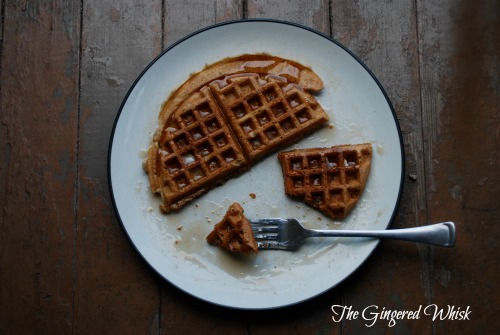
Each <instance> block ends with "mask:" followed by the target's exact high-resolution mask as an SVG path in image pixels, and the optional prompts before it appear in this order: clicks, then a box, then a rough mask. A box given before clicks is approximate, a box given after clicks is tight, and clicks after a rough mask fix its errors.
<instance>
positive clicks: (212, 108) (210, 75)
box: [144, 54, 328, 213]
mask: <svg viewBox="0 0 500 335" xmlns="http://www.w3.org/2000/svg"><path fill="white" fill-rule="evenodd" d="M322 87H323V82H322V81H321V79H320V78H319V77H318V76H317V75H316V74H315V73H314V72H313V71H312V70H311V69H309V68H307V67H305V66H303V65H301V64H299V63H296V62H293V61H290V60H285V59H282V58H278V57H273V56H270V55H265V54H258V55H243V56H239V57H234V58H228V59H225V60H222V61H220V62H217V63H215V64H212V65H208V66H206V67H205V69H204V70H203V71H201V72H199V73H196V74H193V75H192V76H191V77H190V78H189V79H188V80H187V81H186V82H185V83H183V84H182V85H181V86H180V87H179V88H178V89H177V90H176V91H174V93H173V94H172V95H171V96H170V97H169V99H168V100H167V101H166V102H165V103H164V104H163V106H162V110H161V112H160V115H159V128H158V131H157V132H156V134H155V136H154V139H153V144H152V145H151V146H150V148H149V149H148V155H147V161H146V162H145V163H144V168H145V170H146V172H147V173H148V176H149V182H150V185H151V190H152V192H153V193H159V194H160V195H161V197H162V206H161V208H162V211H164V212H167V213H168V212H171V211H176V210H178V209H179V208H181V207H182V206H183V205H185V204H186V203H187V202H189V201H191V200H192V199H193V198H195V197H197V196H199V195H200V194H203V193H204V192H207V191H208V190H210V189H211V188H213V187H215V186H217V185H220V184H222V183H224V182H225V181H227V180H228V179H229V178H231V177H232V176H234V175H236V174H239V173H241V172H243V171H244V170H246V169H248V168H249V167H250V166H251V165H252V164H253V163H255V162H256V161H257V160H258V159H260V158H262V157H263V156H265V155H266V154H269V153H270V152H272V151H275V150H277V149H278V148H279V147H282V146H284V145H287V144H290V143H292V142H293V141H296V140H297V139H298V138H300V137H301V136H303V135H304V134H306V133H309V132H311V131H312V130H314V129H316V128H317V127H319V126H320V125H321V124H323V123H324V122H326V121H328V116H327V114H326V113H325V112H324V110H323V109H322V108H321V106H320V105H319V104H318V103H317V101H316V99H315V98H314V97H313V96H311V95H310V94H309V93H307V90H310V91H317V90H320V89H321V88H322Z"/></svg>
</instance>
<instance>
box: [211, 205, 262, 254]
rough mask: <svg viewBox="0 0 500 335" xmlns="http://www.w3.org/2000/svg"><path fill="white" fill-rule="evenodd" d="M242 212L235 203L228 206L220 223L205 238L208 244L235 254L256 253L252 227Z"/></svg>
mask: <svg viewBox="0 0 500 335" xmlns="http://www.w3.org/2000/svg"><path fill="white" fill-rule="evenodd" d="M243 212H244V210H243V207H241V205H240V204H239V203H237V202H235V203H233V204H232V205H231V206H229V209H228V210H227V213H226V215H225V216H224V218H223V219H222V221H221V222H219V223H217V224H216V225H215V227H214V230H213V231H212V232H211V233H210V234H209V235H208V236H207V241H208V243H210V244H213V245H215V246H218V247H221V248H222V249H225V250H227V251H229V252H232V253H236V254H243V255H246V254H251V253H257V252H258V248H257V242H255V238H254V236H253V231H252V226H251V225H250V222H249V221H248V219H247V218H246V217H245V215H244V214H243Z"/></svg>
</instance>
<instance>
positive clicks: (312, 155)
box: [278, 144, 372, 219]
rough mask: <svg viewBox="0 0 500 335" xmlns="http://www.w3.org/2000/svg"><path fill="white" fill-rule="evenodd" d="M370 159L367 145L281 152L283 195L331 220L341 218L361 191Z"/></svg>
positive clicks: (357, 198) (354, 203)
mask: <svg viewBox="0 0 500 335" xmlns="http://www.w3.org/2000/svg"><path fill="white" fill-rule="evenodd" d="M371 157H372V147H371V144H357V145H340V146H333V147H331V148H311V149H297V150H292V151H285V152H281V153H279V155H278V159H279V162H280V164H281V168H282V172H283V177H284V182H285V193H286V194H287V195H290V196H293V197H296V198H298V199H301V200H302V201H304V202H305V203H306V204H308V205H310V206H312V207H314V208H317V209H319V210H320V211H321V212H323V213H324V214H326V215H328V216H330V217H332V218H333V219H343V218H345V217H346V216H347V215H348V214H349V213H350V212H351V210H352V209H353V208H354V206H355V205H356V204H357V202H358V200H359V198H360V196H361V193H362V192H363V189H364V187H365V185H366V181H367V179H368V174H369V172H370V165H371Z"/></svg>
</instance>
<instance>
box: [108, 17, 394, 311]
mask: <svg viewBox="0 0 500 335" xmlns="http://www.w3.org/2000/svg"><path fill="white" fill-rule="evenodd" d="M262 52H266V53H270V54H272V55H276V56H280V57H283V58H288V59H292V60H296V61H299V62H300V63H302V64H304V65H307V66H310V67H311V68H312V69H313V70H314V71H315V72H316V73H317V74H318V75H319V76H320V77H321V78H322V79H323V82H324V86H325V88H324V90H323V91H322V92H321V93H320V94H319V95H317V100H318V101H319V102H320V103H321V105H322V106H323V108H324V109H325V111H326V112H327V113H328V114H329V116H330V121H331V125H330V127H323V128H321V129H320V130H318V131H316V132H314V133H313V134H312V135H311V136H310V137H307V138H304V139H302V140H300V141H299V142H298V143H297V144H295V145H292V146H291V147H290V148H288V149H291V148H307V147H327V146H332V145H337V144H356V143H365V142H370V143H372V146H373V158H372V167H371V171H370V176H369V179H368V183H367V185H366V188H365V190H364V192H363V193H362V196H361V199H360V201H359V202H358V204H357V206H356V207H355V208H354V210H353V212H351V214H350V215H349V216H348V217H347V218H346V219H345V220H343V221H336V222H335V221H332V220H331V219H328V218H327V217H325V216H323V215H322V214H321V213H320V212H318V211H316V210H314V209H312V208H310V207H308V206H307V205H305V204H303V203H301V202H299V201H296V200H293V199H291V198H289V197H287V196H286V195H285V193H284V185H283V178H282V174H281V169H280V166H279V163H278V160H277V158H276V155H270V156H269V157H267V158H266V159H264V160H262V161H260V162H259V163H258V164H256V165H255V166H253V167H252V169H250V170H249V171H247V172H245V173H244V174H242V175H241V176H239V177H237V178H233V179H231V180H229V181H228V182H227V183H226V184H224V185H223V186H221V187H218V188H216V189H214V190H212V191H210V192H208V193H207V194H205V195H203V196H201V197H199V198H197V199H195V200H194V201H193V202H191V203H190V204H189V205H187V206H185V207H184V208H182V210H181V211H180V212H178V213H174V214H168V215H165V214H162V213H160V210H159V204H160V199H159V197H157V196H154V195H152V194H151V191H150V188H149V183H148V180H147V176H146V174H145V173H144V171H143V169H142V165H141V164H142V160H143V159H144V158H145V154H146V150H147V148H148V146H149V145H150V143H151V141H152V134H153V132H154V131H155V129H156V127H157V124H158V119H157V118H158V113H159V111H160V107H161V105H162V103H163V102H164V101H165V100H166V98H167V97H168V96H169V94H170V93H171V92H172V91H173V90H174V89H176V88H177V87H178V86H179V85H180V84H182V83H183V82H184V81H185V80H186V79H188V78H189V75H190V74H192V73H193V72H197V71H200V70H202V69H203V67H204V66H205V65H206V64H210V63H213V62H216V61H219V60H221V59H223V58H226V57H229V56H236V55H240V54H244V53H262ZM332 125H333V126H332ZM108 167H109V179H110V188H111V193H112V198H113V202H114V206H115V209H116V212H117V215H118V217H119V220H120V222H121V223H122V225H123V228H124V230H125V232H126V234H127V235H128V237H129V238H130V240H131V242H132V244H133V245H134V247H135V248H136V249H137V251H138V252H139V253H140V254H141V255H142V257H143V258H144V259H145V261H146V262H147V263H149V265H151V266H152V267H153V268H154V269H155V270H156V271H157V272H158V273H159V274H160V275H161V276H162V277H164V278H165V279H166V280H168V281H169V282H170V283H172V284H173V285H175V286H177V287H178V288H180V289H181V290H183V291H185V292H188V293H189V294H191V295H193V296H196V297H198V298H200V299H202V300H205V301H208V302H211V303H214V304H218V305H223V306H227V307H233V308H242V309H267V308H277V307H282V306H287V305H291V304H295V303H298V302H301V301H304V300H307V299H310V298H312V297H314V296H316V295H318V294H321V293H322V292H324V291H326V290H328V289H330V288H332V287H334V286H335V285H337V284H338V283H340V282H341V281H342V280H344V279H345V278H347V277H348V276H349V275H350V274H351V273H352V272H353V271H354V270H355V269H356V268H358V267H359V266H360V265H361V264H362V263H363V262H364V261H365V260H366V259H367V258H368V256H369V255H370V253H371V252H372V251H373V250H374V249H375V247H376V246H377V243H378V242H377V240H373V239H361V238H357V239H352V238H351V239H346V238H344V239H335V238H328V239H326V238H324V239H318V238H317V239H309V240H307V243H306V244H305V245H304V246H303V247H302V248H300V249H299V250H298V251H295V252H286V251H274V250H272V251H271V250H264V251H260V252H259V253H258V254H257V255H254V256H253V255H252V256H249V257H235V256H233V255H230V254H228V253H226V252H224V251H222V250H220V249H219V248H216V247H213V246H211V245H209V244H208V243H207V242H206V240H205V238H206V236H207V235H208V233H209V232H210V231H211V230H212V229H213V227H214V225H215V224H216V223H217V222H218V221H220V220H221V219H222V217H223V216H224V214H225V212H226V210H227V208H228V206H229V205H230V204H231V203H232V202H234V201H237V202H239V203H240V204H242V205H243V207H244V209H245V214H246V215H247V217H248V218H250V219H258V218H269V217H282V218H292V217H293V218H297V219H299V220H300V221H301V222H302V223H303V224H304V225H305V226H307V227H310V228H319V229H386V228H387V227H388V225H389V224H390V222H391V220H392V218H393V216H394V213H395V211H396V207H397V204H398V202H399V197H400V192H401V188H402V175H403V149H402V141H401V134H400V131H399V126H398V123H397V120H396V117H395V114H394V111H393V108H392V106H391V104H390V102H389V101H388V98H387V96H386V94H385V93H384V91H383V89H382V88H381V86H380V84H379V83H378V81H377V80H376V79H375V78H374V76H373V74H371V72H370V71H369V70H368V69H367V68H366V67H365V66H364V65H363V64H362V63H361V62H360V61H359V60H358V59H357V58H356V57H355V56H353V54H352V53H350V52H349V51H348V50H346V49H345V48H344V47H342V46H341V45H339V44H338V43H337V42H335V41H332V40H331V39H329V38H327V37H326V36H324V35H322V34H320V33H318V32H316V31H314V30H311V29H309V28H305V27H302V26H298V25H295V24H292V23H288V22H281V21H274V20H247V21H234V22H226V23H222V24H218V25H215V26H212V27H209V28H206V29H203V30H201V31H198V32H196V33H194V34H192V35H189V36H188V37H186V38H184V39H183V40H181V41H179V42H177V43H176V44H174V45H172V46H171V47H170V48H168V49H167V50H166V51H165V52H164V53H163V54H161V55H160V56H159V57H158V58H156V59H155V60H154V61H153V62H152V63H151V64H150V65H149V66H148V67H147V68H146V69H145V70H144V72H143V73H142V74H141V75H140V76H139V78H138V79H137V80H136V82H135V83H134V85H133V86H132V88H131V89H130V91H129V93H128V94H127V96H126V98H125V99H124V102H123V104H122V106H121V109H120V111H119V113H118V116H117V118H116V122H115V125H114V129H113V134H112V137H111V142H110V148H109V166H108Z"/></svg>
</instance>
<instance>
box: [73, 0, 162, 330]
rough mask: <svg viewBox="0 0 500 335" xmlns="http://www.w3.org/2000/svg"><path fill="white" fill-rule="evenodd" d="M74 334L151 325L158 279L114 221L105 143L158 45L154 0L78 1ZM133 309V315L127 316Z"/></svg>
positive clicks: (158, 5) (157, 6)
mask: <svg viewBox="0 0 500 335" xmlns="http://www.w3.org/2000/svg"><path fill="white" fill-rule="evenodd" d="M82 10H83V12H82V24H83V26H82V46H81V52H82V54H81V64H82V65H81V99H80V108H81V115H80V132H79V169H78V181H79V183H78V212H77V215H78V221H77V223H78V226H77V236H76V250H75V264H76V268H77V269H76V278H75V321H74V330H75V332H76V333H93V334H110V333H111V334H114V333H116V334H120V333H121V334H124V333H131V334H132V333H133V334H146V333H149V332H150V330H151V329H157V328H158V327H157V319H158V316H157V313H158V306H159V300H160V299H159V296H158V291H159V290H158V280H159V279H158V278H157V277H156V276H155V275H154V274H153V273H152V271H151V270H150V269H149V267H148V266H147V265H146V264H145V263H144V262H143V261H142V259H141V258H140V257H139V255H138V254H137V253H136V252H135V249H134V248H133V247H132V245H131V244H130V243H129V242H128V241H127V239H126V236H125V234H124V232H123V230H122V228H121V226H120V224H119V223H118V221H117V220H116V217H115V214H114V211H113V208H112V204H111V200H110V195H109V192H108V180H107V155H108V142H109V139H110V135H111V129H112V126H113V122H114V119H115V117H116V116H117V114H118V110H119V107H120V104H121V102H122V100H123V98H124V97H125V94H126V92H127V91H128V89H129V88H130V86H131V85H132V83H133V81H134V80H135V78H136V77H137V76H138V75H139V74H140V72H141V71H142V70H143V68H144V67H145V66H146V65H147V64H148V63H149V62H150V61H151V60H152V59H153V58H154V57H155V56H156V55H157V54H158V53H159V52H160V51H161V15H162V6H161V1H140V0H137V1H136V0H127V1H85V2H84V6H83V8H82ZM132 315H133V317H132Z"/></svg>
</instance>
